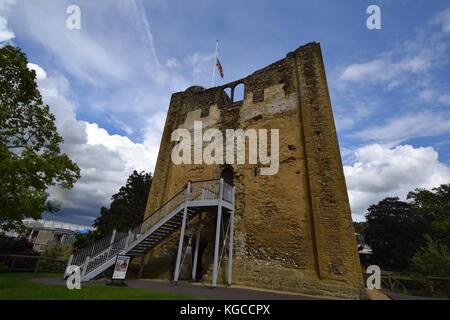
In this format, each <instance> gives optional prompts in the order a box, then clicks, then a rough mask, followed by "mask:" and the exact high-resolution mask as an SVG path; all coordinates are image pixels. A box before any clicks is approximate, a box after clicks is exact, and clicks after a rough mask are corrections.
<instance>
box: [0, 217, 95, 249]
mask: <svg viewBox="0 0 450 320" xmlns="http://www.w3.org/2000/svg"><path fill="white" fill-rule="evenodd" d="M22 222H23V224H24V225H25V227H26V232H25V234H23V235H24V236H25V237H26V238H27V239H28V240H30V241H31V242H32V243H33V244H34V246H33V249H34V250H36V251H38V252H43V251H45V250H46V249H47V247H48V246H49V245H57V246H58V245H64V244H71V243H73V242H74V241H75V235H76V234H77V233H84V232H88V231H93V230H95V228H93V227H90V226H83V225H78V224H72V223H66V222H61V221H51V220H34V219H24V220H22ZM5 235H6V236H8V237H13V238H17V237H19V236H21V235H20V234H18V233H17V232H5Z"/></svg>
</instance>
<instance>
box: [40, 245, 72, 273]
mask: <svg viewBox="0 0 450 320" xmlns="http://www.w3.org/2000/svg"><path fill="white" fill-rule="evenodd" d="M71 252H72V246H71V245H64V246H49V247H48V248H47V250H46V251H45V252H43V253H42V255H41V256H42V257H43V258H49V259H57V260H63V261H67V259H68V257H69V255H70V253H71ZM64 268H65V264H64V263H62V262H57V261H52V260H45V259H42V260H41V263H40V264H39V271H46V272H64Z"/></svg>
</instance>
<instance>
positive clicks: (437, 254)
mask: <svg viewBox="0 0 450 320" xmlns="http://www.w3.org/2000/svg"><path fill="white" fill-rule="evenodd" d="M426 240H427V244H426V245H425V246H424V247H422V248H420V249H419V250H418V251H417V253H416V254H415V255H414V257H413V258H412V259H411V266H412V269H413V270H414V271H416V272H417V273H419V274H421V275H422V276H433V277H450V250H449V248H448V247H447V246H446V245H445V244H444V243H442V242H441V241H435V240H433V239H432V238H431V237H430V236H429V235H427V236H426Z"/></svg>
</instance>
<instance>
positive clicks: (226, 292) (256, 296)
mask: <svg viewBox="0 0 450 320" xmlns="http://www.w3.org/2000/svg"><path fill="white" fill-rule="evenodd" d="M31 279H32V280H33V281H36V282H39V283H44V284H52V285H62V286H65V285H66V281H65V280H64V279H62V278H54V277H47V278H46V277H39V278H38V277H36V278H31ZM108 282H110V281H109V280H99V281H91V282H89V283H83V284H82V286H83V285H106V283H108ZM126 284H127V285H128V286H129V287H132V288H141V289H149V290H156V291H163V292H172V293H178V294H183V295H188V296H193V297H201V298H208V299H219V300H326V298H322V297H310V296H303V295H299V294H289V293H281V292H274V291H264V290H255V289H247V288H235V287H231V288H229V287H222V286H218V287H216V288H214V289H212V288H211V287H209V286H204V285H197V284H194V285H193V284H191V283H189V282H178V284H177V285H173V284H172V283H171V282H169V281H160V280H126Z"/></svg>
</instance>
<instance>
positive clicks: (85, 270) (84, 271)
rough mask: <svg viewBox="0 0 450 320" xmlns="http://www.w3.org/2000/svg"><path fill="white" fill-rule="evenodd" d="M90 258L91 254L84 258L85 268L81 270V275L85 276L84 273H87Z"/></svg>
mask: <svg viewBox="0 0 450 320" xmlns="http://www.w3.org/2000/svg"><path fill="white" fill-rule="evenodd" d="M90 260H91V257H90V256H87V257H86V259H85V260H84V264H83V270H82V271H81V277H84V275H85V274H86V272H87V267H88V264H89V262H90Z"/></svg>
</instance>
